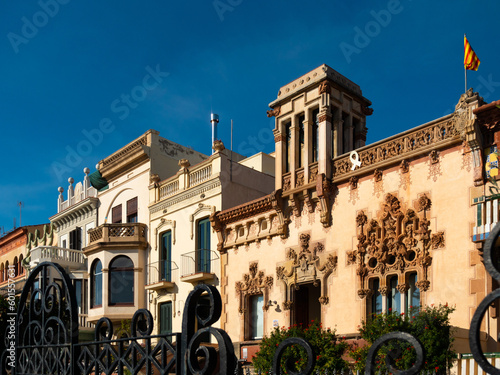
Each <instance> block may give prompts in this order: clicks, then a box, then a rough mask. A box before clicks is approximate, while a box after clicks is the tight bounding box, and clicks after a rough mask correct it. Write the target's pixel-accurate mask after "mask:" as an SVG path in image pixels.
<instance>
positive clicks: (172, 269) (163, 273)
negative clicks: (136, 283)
mask: <svg viewBox="0 0 500 375" xmlns="http://www.w3.org/2000/svg"><path fill="white" fill-rule="evenodd" d="M147 277H148V279H147V280H148V284H147V285H146V289H147V290H158V289H168V288H173V287H174V286H175V281H176V280H177V279H178V277H179V267H178V266H177V264H176V263H175V262H170V261H167V260H163V261H160V262H154V263H150V264H148V266H147Z"/></svg>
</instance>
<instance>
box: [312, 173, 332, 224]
mask: <svg viewBox="0 0 500 375" xmlns="http://www.w3.org/2000/svg"><path fill="white" fill-rule="evenodd" d="M334 189H335V188H334V187H333V186H332V184H331V182H330V181H329V180H328V179H327V178H326V177H325V174H324V173H321V174H320V175H318V176H317V179H316V194H317V196H318V198H319V203H320V210H321V211H320V218H319V220H320V222H321V223H322V224H323V226H324V227H325V228H326V227H328V226H329V225H330V194H331V193H332V192H333V190H334Z"/></svg>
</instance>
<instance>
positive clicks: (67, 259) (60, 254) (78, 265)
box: [30, 246, 87, 270]
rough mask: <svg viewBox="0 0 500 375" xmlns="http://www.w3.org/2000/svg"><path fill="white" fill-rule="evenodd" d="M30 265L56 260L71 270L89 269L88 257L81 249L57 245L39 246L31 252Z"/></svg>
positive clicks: (32, 266) (55, 261)
mask: <svg viewBox="0 0 500 375" xmlns="http://www.w3.org/2000/svg"><path fill="white" fill-rule="evenodd" d="M30 256H31V259H30V267H31V268H34V267H36V266H37V265H38V264H39V263H42V262H54V263H58V264H60V265H61V266H62V267H64V268H67V269H69V270H78V269H85V270H86V269H87V257H86V256H85V255H84V254H83V251H81V250H73V249H66V248H64V247H56V246H38V247H35V248H34V249H33V250H31V252H30Z"/></svg>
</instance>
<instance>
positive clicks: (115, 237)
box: [84, 223, 148, 254]
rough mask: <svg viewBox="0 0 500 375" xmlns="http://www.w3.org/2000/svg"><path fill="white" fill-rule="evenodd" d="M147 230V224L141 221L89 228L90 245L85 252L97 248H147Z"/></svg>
mask: <svg viewBox="0 0 500 375" xmlns="http://www.w3.org/2000/svg"><path fill="white" fill-rule="evenodd" d="M146 230H147V226H146V224H141V223H117V224H102V225H100V226H98V227H97V228H94V229H90V230H89V245H88V246H87V247H86V248H85V249H84V252H85V254H87V253H89V252H92V251H95V250H97V249H107V250H124V249H138V248H142V249H146V248H147V246H148V240H147V237H146Z"/></svg>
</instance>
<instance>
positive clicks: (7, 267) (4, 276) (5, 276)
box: [3, 261, 9, 281]
mask: <svg viewBox="0 0 500 375" xmlns="http://www.w3.org/2000/svg"><path fill="white" fill-rule="evenodd" d="M8 279H9V261H7V262H5V270H4V271H3V281H7V280H8Z"/></svg>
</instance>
